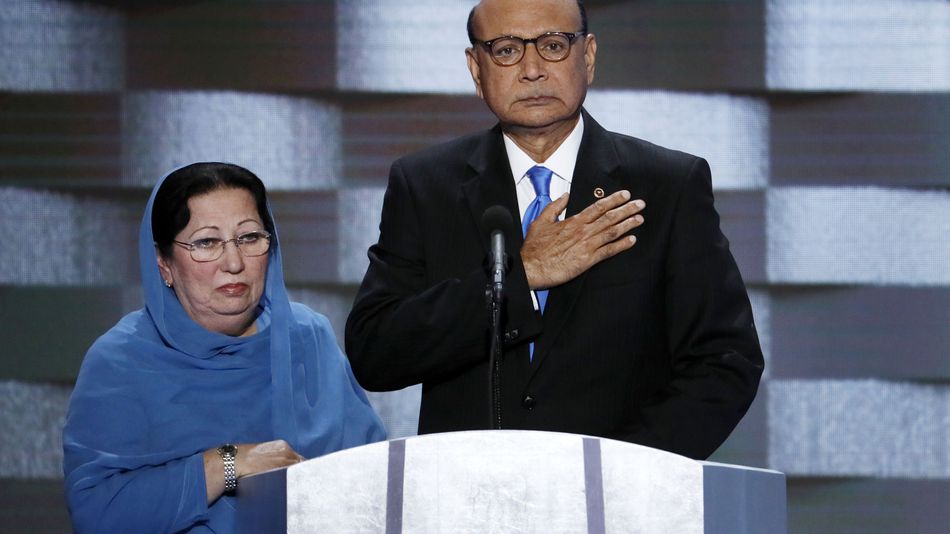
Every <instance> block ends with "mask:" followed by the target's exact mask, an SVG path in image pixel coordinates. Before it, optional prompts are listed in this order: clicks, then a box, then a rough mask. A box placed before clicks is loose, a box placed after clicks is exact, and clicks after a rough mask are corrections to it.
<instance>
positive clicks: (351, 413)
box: [63, 163, 385, 532]
mask: <svg viewBox="0 0 950 534" xmlns="http://www.w3.org/2000/svg"><path fill="white" fill-rule="evenodd" d="M139 263H140V268H141V274H142V284H143V286H144V290H145V308H144V309H141V310H138V311H136V312H133V313H131V314H129V315H127V316H125V317H124V318H122V320H121V321H119V323H118V324H117V325H116V326H114V327H113V328H112V329H111V330H109V331H108V332H106V334H105V335H103V336H102V337H101V338H99V339H98V340H97V341H96V342H95V343H94V344H93V346H92V347H91V348H90V349H89V352H88V353H87V354H86V357H85V359H84V360H83V364H82V369H81V370H80V372H79V377H78V379H77V381H76V388H75V390H74V391H73V394H72V398H71V399H70V404H69V410H68V413H67V415H66V425H65V427H64V429H63V449H64V452H65V458H64V464H65V465H64V471H65V475H66V481H65V482H66V498H67V502H68V504H69V511H70V515H71V517H72V521H73V525H74V527H75V528H76V530H77V531H79V532H179V531H191V532H233V531H234V529H235V525H234V520H235V508H234V507H235V501H234V497H233V495H234V491H235V489H236V487H237V486H239V481H240V478H241V477H243V476H246V475H250V474H254V473H259V472H261V471H266V470H268V469H273V468H275V467H283V466H287V465H291V464H294V463H296V462H299V461H301V460H302V459H304V458H312V457H315V456H320V455H323V454H327V453H329V452H333V451H337V450H340V449H345V448H347V447H354V446H357V445H362V444H365V443H370V442H375V441H379V440H382V439H385V433H384V431H383V429H382V425H381V424H380V422H379V419H378V417H377V416H376V414H375V413H374V412H373V409H372V408H371V407H370V405H369V402H368V401H367V399H366V395H365V394H364V393H363V391H362V389H360V387H359V385H358V384H357V383H356V380H355V379H354V378H353V373H352V371H351V370H350V366H349V363H348V362H347V360H346V358H345V357H344V356H343V354H342V353H341V351H340V349H339V347H338V345H337V343H336V339H335V338H334V336H333V333H332V331H331V329H330V325H329V323H328V321H327V319H326V318H325V317H323V316H322V315H319V314H317V313H315V312H314V311H312V310H310V309H309V308H307V307H306V306H304V305H302V304H298V303H292V302H290V300H289V299H288V297H287V290H286V288H285V287H284V280H283V269H282V265H281V255H280V247H279V244H278V239H277V230H276V228H275V226H274V223H273V221H272V219H271V216H270V212H269V209H268V205H267V198H266V193H265V190H264V185H263V184H262V183H261V181H260V180H259V179H258V178H257V176H255V175H254V174H253V173H251V172H250V171H248V170H246V169H243V168H241V167H238V166H236V165H229V164H223V163H196V164H193V165H189V166H187V167H183V168H181V169H178V170H176V171H175V172H173V173H171V174H170V175H168V176H167V177H166V178H165V179H164V180H163V181H161V182H159V183H158V184H157V185H156V186H155V189H154V190H153V191H152V196H151V198H150V199H149V202H148V206H147V208H146V210H145V216H144V217H143V218H142V225H141V229H140V231H139Z"/></svg>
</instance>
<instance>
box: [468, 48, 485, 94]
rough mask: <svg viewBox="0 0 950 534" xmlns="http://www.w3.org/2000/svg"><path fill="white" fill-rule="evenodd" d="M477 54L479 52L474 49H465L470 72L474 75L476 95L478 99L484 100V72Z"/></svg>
mask: <svg viewBox="0 0 950 534" xmlns="http://www.w3.org/2000/svg"><path fill="white" fill-rule="evenodd" d="M475 54H477V51H476V50H475V48H474V47H471V46H470V47H468V48H466V49H465V60H466V61H467V62H468V72H470V73H471V74H472V81H473V82H475V94H476V95H478V98H481V99H482V100H484V99H485V97H484V95H482V71H481V66H480V65H479V64H478V58H477V57H476V56H475Z"/></svg>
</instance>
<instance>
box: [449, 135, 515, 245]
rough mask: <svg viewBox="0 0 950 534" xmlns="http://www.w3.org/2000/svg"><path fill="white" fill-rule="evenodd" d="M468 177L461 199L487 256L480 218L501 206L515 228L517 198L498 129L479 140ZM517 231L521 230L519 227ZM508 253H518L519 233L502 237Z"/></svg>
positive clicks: (470, 163) (486, 231) (485, 236)
mask: <svg viewBox="0 0 950 534" xmlns="http://www.w3.org/2000/svg"><path fill="white" fill-rule="evenodd" d="M468 167H469V173H470V175H469V176H468V178H467V179H466V181H465V182H464V183H463V184H462V187H461V191H462V195H463V196H464V197H465V200H466V201H467V204H468V207H469V210H470V211H471V215H472V218H473V220H474V221H475V225H476V226H477V227H478V228H479V229H480V230H481V237H483V239H479V242H480V243H481V244H482V248H483V249H484V252H485V253H486V254H487V253H488V238H487V235H488V229H487V228H484V227H483V226H482V214H483V213H485V210H486V209H488V208H489V207H491V206H493V205H496V204H498V205H501V206H502V207H503V208H505V209H507V210H508V212H509V213H511V216H512V219H513V222H514V224H513V225H512V226H513V227H514V226H519V225H518V218H519V217H518V213H519V210H518V194H517V192H516V191H515V182H514V178H512V176H511V165H510V164H509V163H508V156H507V152H505V143H504V140H503V139H502V133H501V128H500V127H499V126H495V127H494V128H492V129H491V130H490V131H489V132H487V133H486V134H485V135H483V136H482V137H481V139H480V143H479V145H478V148H476V150H475V151H474V152H472V154H471V156H470V157H469V159H468ZM519 228H520V226H519ZM505 241H506V242H507V244H508V245H507V248H508V253H509V254H511V253H512V251H517V250H520V249H521V243H522V241H523V238H522V236H521V232H520V231H518V232H515V231H511V232H508V234H507V235H506V236H505Z"/></svg>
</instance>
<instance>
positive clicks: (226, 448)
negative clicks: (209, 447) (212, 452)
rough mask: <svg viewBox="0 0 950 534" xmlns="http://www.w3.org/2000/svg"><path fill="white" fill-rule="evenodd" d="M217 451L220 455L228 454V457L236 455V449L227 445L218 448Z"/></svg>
mask: <svg viewBox="0 0 950 534" xmlns="http://www.w3.org/2000/svg"><path fill="white" fill-rule="evenodd" d="M218 451H220V452H221V454H228V455H231V456H234V455H235V454H237V447H235V446H234V445H231V444H230V443H229V444H227V445H222V446H220V447H218Z"/></svg>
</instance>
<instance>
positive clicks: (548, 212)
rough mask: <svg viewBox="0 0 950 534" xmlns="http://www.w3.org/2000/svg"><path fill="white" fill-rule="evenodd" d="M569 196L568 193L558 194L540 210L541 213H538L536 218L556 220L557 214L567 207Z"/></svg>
mask: <svg viewBox="0 0 950 534" xmlns="http://www.w3.org/2000/svg"><path fill="white" fill-rule="evenodd" d="M569 197H570V194H568V193H564V194H563V195H561V196H559V197H558V198H557V199H555V200H554V201H552V202H551V203H550V204H548V205H547V206H545V207H544V209H543V210H541V214H540V215H538V218H539V219H542V220H545V221H554V220H556V219H557V218H558V215H560V214H561V212H562V211H564V210H565V209H567V201H568V199H569Z"/></svg>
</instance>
